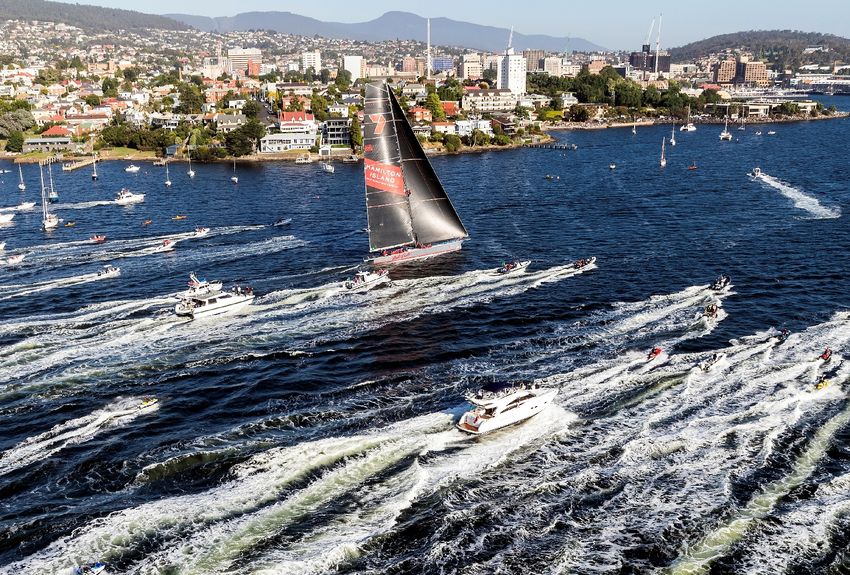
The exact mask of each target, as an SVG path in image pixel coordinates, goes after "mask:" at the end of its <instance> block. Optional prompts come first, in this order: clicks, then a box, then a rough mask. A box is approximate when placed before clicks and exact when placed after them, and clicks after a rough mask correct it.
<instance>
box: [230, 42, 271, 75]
mask: <svg viewBox="0 0 850 575" xmlns="http://www.w3.org/2000/svg"><path fill="white" fill-rule="evenodd" d="M227 59H228V61H229V62H230V73H231V74H245V72H246V71H247V70H248V62H253V63H254V64H262V63H263V53H262V52H261V51H260V49H259V48H229V49H228V50H227Z"/></svg>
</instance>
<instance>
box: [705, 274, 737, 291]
mask: <svg viewBox="0 0 850 575" xmlns="http://www.w3.org/2000/svg"><path fill="white" fill-rule="evenodd" d="M730 283H732V280H731V278H730V277H729V276H727V275H726V274H720V275H719V276H718V277H717V279H716V280H714V281H713V282H712V283H711V285H710V286H708V289H710V290H713V291H721V290H723V289H725V288H726V287H727V286H728V285H729V284H730Z"/></svg>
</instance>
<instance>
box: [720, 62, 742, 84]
mask: <svg viewBox="0 0 850 575" xmlns="http://www.w3.org/2000/svg"><path fill="white" fill-rule="evenodd" d="M736 74H737V62H736V61H735V58H727V59H725V60H722V61H720V62H718V63H716V64H715V65H714V83H715V84H731V83H732V81H733V80H734V79H735V75H736Z"/></svg>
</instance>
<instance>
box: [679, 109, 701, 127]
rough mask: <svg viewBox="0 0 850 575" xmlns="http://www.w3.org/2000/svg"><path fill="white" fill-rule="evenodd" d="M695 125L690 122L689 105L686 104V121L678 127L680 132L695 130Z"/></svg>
mask: <svg viewBox="0 0 850 575" xmlns="http://www.w3.org/2000/svg"><path fill="white" fill-rule="evenodd" d="M696 129H697V127H696V126H694V125H693V124H692V123H691V107H690V106H688V121H687V122H685V123H684V124H682V125H681V126H680V127H679V131H680V132H696Z"/></svg>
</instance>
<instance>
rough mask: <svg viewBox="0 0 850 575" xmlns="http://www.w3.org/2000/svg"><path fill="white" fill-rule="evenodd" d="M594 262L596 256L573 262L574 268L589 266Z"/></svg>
mask: <svg viewBox="0 0 850 575" xmlns="http://www.w3.org/2000/svg"><path fill="white" fill-rule="evenodd" d="M594 263H596V256H591V257H589V258H582V259H580V260H576V261H574V262H573V269H576V270H580V269H581V268H586V267H587V266H589V265H591V264H594Z"/></svg>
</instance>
